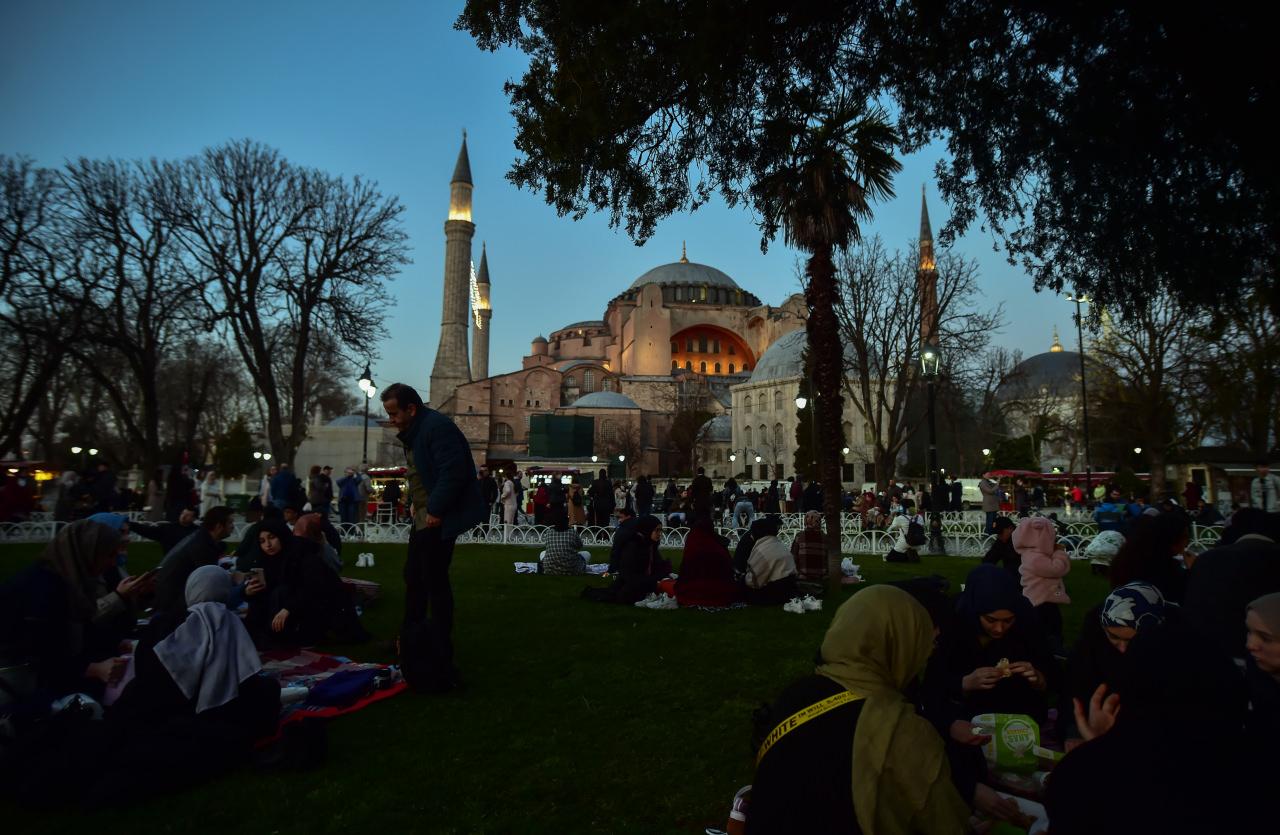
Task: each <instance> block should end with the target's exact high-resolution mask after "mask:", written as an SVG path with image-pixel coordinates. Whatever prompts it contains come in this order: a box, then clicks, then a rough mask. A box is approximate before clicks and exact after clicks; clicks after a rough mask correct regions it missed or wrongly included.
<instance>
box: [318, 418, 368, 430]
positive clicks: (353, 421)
mask: <svg viewBox="0 0 1280 835" xmlns="http://www.w3.org/2000/svg"><path fill="white" fill-rule="evenodd" d="M325 426H338V427H355V428H357V429H359V428H361V427H363V426H364V415H343V416H342V417H337V418H334V419H333V420H331V421H329V422H328V423H326V424H325ZM369 428H370V429H381V428H382V425H381V424H380V423H378V421H376V420H374V419H373V418H369Z"/></svg>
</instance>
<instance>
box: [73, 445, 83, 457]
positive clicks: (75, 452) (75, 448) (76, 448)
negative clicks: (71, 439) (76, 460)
mask: <svg viewBox="0 0 1280 835" xmlns="http://www.w3.org/2000/svg"><path fill="white" fill-rule="evenodd" d="M82 452H84V447H79V446H73V447H72V448H71V453H72V454H73V455H79V454H80V453H82Z"/></svg>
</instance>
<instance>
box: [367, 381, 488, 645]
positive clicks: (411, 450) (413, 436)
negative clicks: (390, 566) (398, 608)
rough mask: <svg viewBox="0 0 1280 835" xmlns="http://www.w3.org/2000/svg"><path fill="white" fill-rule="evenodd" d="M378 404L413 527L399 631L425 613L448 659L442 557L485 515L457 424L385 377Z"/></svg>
mask: <svg viewBox="0 0 1280 835" xmlns="http://www.w3.org/2000/svg"><path fill="white" fill-rule="evenodd" d="M382 406H383V408H384V409H386V412H387V417H388V418H389V419H390V421H391V425H392V426H394V427H395V428H396V429H397V430H398V434H397V435H396V437H397V438H398V439H399V441H400V443H402V444H403V445H404V452H405V463H406V465H407V467H408V470H409V471H408V474H407V476H408V481H409V498H410V500H411V501H412V502H413V527H412V529H411V532H410V534H409V555H408V558H407V559H406V561H405V566H404V584H405V603H404V622H403V624H402V625H401V634H402V635H403V634H404V632H405V631H406V630H407V629H408V627H410V626H413V625H416V624H418V623H421V622H422V621H425V620H427V619H428V618H429V619H430V620H431V621H432V623H433V625H434V626H435V628H436V632H437V636H438V639H439V641H440V642H441V644H442V646H441V648H440V649H441V652H442V654H443V656H444V660H445V661H446V662H447V663H448V664H449V666H450V668H452V664H453V638H452V635H453V588H452V587H451V586H450V585H449V563H450V562H451V561H452V559H453V544H454V541H455V540H456V539H457V538H458V535H459V534H462V533H465V532H466V531H469V530H470V529H471V528H473V527H475V526H476V525H478V524H480V523H481V522H483V521H484V520H485V517H486V516H487V515H488V514H487V513H486V512H485V508H484V497H483V496H481V495H480V483H479V482H478V481H477V480H476V476H475V465H474V464H473V463H472V461H471V445H470V444H469V443H468V442H467V439H466V436H464V435H463V434H462V430H460V429H459V428H458V425H457V424H456V423H454V422H453V421H452V420H450V419H449V418H448V417H446V416H445V415H442V414H440V413H439V412H437V411H436V410H435V409H429V408H427V406H426V405H425V404H424V403H423V402H422V396H421V395H419V394H418V392H417V391H415V390H414V389H413V388H412V387H411V386H407V385H405V384H404V383H392V384H391V385H390V386H388V387H387V388H386V389H385V390H384V391H383V392H382Z"/></svg>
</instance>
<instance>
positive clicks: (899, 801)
mask: <svg viewBox="0 0 1280 835" xmlns="http://www.w3.org/2000/svg"><path fill="white" fill-rule="evenodd" d="M932 650H933V622H932V621H931V620H930V619H929V613H928V612H927V611H925V608H924V607H923V606H921V605H920V604H919V603H918V602H916V600H915V598H913V597H912V596H911V595H909V594H907V593H906V592H905V591H903V590H902V589H899V588H895V587H893V586H871V587H869V588H866V589H863V590H862V591H860V592H858V593H857V594H855V595H854V596H853V597H851V598H850V599H849V600H847V601H845V603H844V605H842V606H841V607H840V608H839V609H838V610H836V616H835V618H834V619H833V620H832V621H831V627H830V628H829V629H828V630H827V635H826V637H825V638H823V640H822V658H823V660H824V661H825V662H826V663H824V664H821V665H820V666H819V667H818V668H817V673H818V674H819V675H823V676H826V677H827V678H830V679H832V680H833V681H836V682H839V683H840V684H841V685H843V686H844V687H845V688H846V689H847V690H849V691H851V692H853V693H857V694H858V695H861V696H865V697H866V702H865V703H864V705H863V708H862V713H861V715H860V716H859V717H858V729H857V731H856V732H855V733H854V736H853V807H854V812H855V813H856V814H857V816H858V825H859V826H860V827H861V828H862V831H863V832H868V833H871V832H874V833H876V835H898V833H902V835H910V833H915V832H927V833H931V835H932V834H933V833H944V834H945V833H952V832H955V833H963V832H964V831H965V830H966V828H967V824H968V818H969V807H968V805H967V804H966V803H965V802H964V801H963V800H962V799H961V798H960V795H959V793H958V792H957V791H956V790H955V786H953V785H952V783H951V769H950V767H949V766H948V765H947V758H946V751H945V748H944V745H943V741H942V739H941V737H939V736H938V732H937V731H936V730H934V728H933V726H932V725H930V724H929V723H928V722H926V721H925V720H924V719H923V718H921V717H920V716H918V715H916V711H915V707H914V706H913V705H911V704H910V703H908V702H907V701H906V700H905V699H904V698H903V696H902V690H903V688H905V687H906V686H907V685H908V684H910V683H911V681H912V680H914V679H915V678H916V676H918V675H919V674H920V672H921V671H922V670H923V669H924V666H925V663H926V662H927V661H928V660H929V653H930V652H932Z"/></svg>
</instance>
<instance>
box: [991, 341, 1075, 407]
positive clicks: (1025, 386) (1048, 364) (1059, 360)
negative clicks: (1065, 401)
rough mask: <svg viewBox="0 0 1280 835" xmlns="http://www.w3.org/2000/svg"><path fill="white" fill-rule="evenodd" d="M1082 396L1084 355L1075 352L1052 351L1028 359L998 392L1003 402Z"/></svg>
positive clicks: (1012, 372) (1015, 369)
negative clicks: (1055, 396)
mask: <svg viewBox="0 0 1280 835" xmlns="http://www.w3.org/2000/svg"><path fill="white" fill-rule="evenodd" d="M1079 392H1080V355H1079V354H1078V353H1076V352H1075V351H1064V350H1061V347H1060V346H1059V350H1056V351H1055V350H1049V351H1046V352H1044V353H1043V354H1036V355H1035V356H1033V357H1027V358H1026V359H1025V360H1023V361H1022V362H1020V363H1018V364H1017V365H1015V366H1014V367H1013V370H1012V371H1010V372H1009V377H1008V379H1007V380H1006V381H1005V382H1004V383H1003V384H1002V385H1001V386H1000V388H999V389H998V390H997V391H996V396H997V397H999V398H1000V399H1001V400H1017V399H1019V398H1022V397H1028V396H1034V395H1036V394H1039V393H1045V394H1053V395H1057V396H1068V397H1070V396H1075V395H1077V394H1079Z"/></svg>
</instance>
